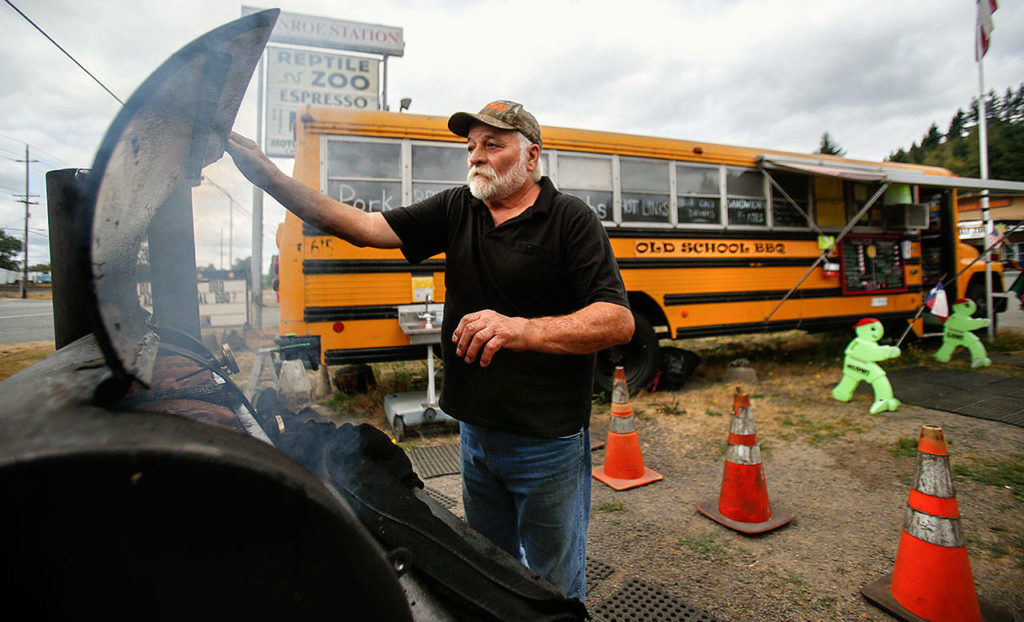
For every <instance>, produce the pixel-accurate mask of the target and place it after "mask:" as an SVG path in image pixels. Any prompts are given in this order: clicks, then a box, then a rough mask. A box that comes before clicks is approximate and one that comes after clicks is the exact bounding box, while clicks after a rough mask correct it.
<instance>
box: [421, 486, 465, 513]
mask: <svg viewBox="0 0 1024 622" xmlns="http://www.w3.org/2000/svg"><path fill="white" fill-rule="evenodd" d="M423 490H425V491H426V492H427V494H428V495H430V498H431V499H433V500H434V501H437V502H438V503H440V504H441V505H442V506H444V508H445V509H447V510H454V509H455V506H456V505H458V502H457V501H456V500H455V499H452V498H451V497H449V496H448V495H446V494H444V493H443V492H438V491H436V490H434V489H433V488H431V487H430V486H424V487H423Z"/></svg>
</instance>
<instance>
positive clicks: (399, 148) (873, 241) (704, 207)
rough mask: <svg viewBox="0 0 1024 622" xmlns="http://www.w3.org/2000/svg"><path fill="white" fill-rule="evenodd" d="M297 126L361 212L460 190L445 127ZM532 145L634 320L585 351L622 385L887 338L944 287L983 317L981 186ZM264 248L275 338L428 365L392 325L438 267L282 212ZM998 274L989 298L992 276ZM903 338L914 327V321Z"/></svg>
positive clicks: (707, 152)
mask: <svg viewBox="0 0 1024 622" xmlns="http://www.w3.org/2000/svg"><path fill="white" fill-rule="evenodd" d="M301 117H302V118H301V120H300V121H299V123H298V125H297V135H298V148H297V153H296V156H295V170H294V175H295V177H297V178H298V179H299V180H301V181H303V182H304V183H306V184H308V185H309V186H311V187H312V188H315V189H318V190H319V191H320V192H322V193H325V194H327V195H329V196H331V197H333V198H336V199H339V200H341V201H344V202H346V203H349V204H351V205H355V206H356V207H359V208H360V209H364V210H371V211H382V210H388V209H393V208H396V207H399V206H401V205H409V204H412V203H414V202H416V201H419V200H422V199H424V198H426V197H428V196H430V195H432V194H434V193H436V192H439V191H441V190H443V189H446V188H450V187H453V186H457V185H460V184H463V183H464V182H465V175H466V149H465V146H464V139H460V138H458V137H456V136H454V135H452V134H451V132H449V131H448V129H447V118H446V117H438V116H424V115H412V114H404V113H390V112H376V111H372V112H368V111H353V110H342V109H327V108H308V109H306V110H305V111H304V113H303V114H302V115H301ZM542 132H543V137H544V149H543V151H542V155H541V166H542V171H543V172H544V174H546V175H547V176H549V177H550V178H551V180H552V181H553V182H554V184H555V186H556V187H557V188H558V189H559V190H561V191H562V192H564V193H568V194H572V195H575V196H577V197H579V198H580V199H581V200H583V201H584V202H586V203H587V205H589V206H590V207H591V209H593V211H594V212H595V213H596V214H597V216H598V217H599V218H600V220H601V221H602V222H603V223H604V225H605V227H606V229H607V231H608V235H609V237H610V239H611V243H612V247H613V249H614V251H615V255H616V258H617V259H618V263H619V268H620V270H621V272H622V278H623V280H624V282H625V285H626V290H627V291H628V293H629V301H630V305H631V307H632V310H633V314H634V316H635V317H636V327H637V328H636V334H635V335H634V338H633V341H632V343H631V344H629V345H628V346H623V347H618V348H612V349H610V350H608V351H605V352H602V353H601V354H600V355H599V357H598V365H599V368H600V369H599V370H598V372H599V373H598V374H597V377H598V378H599V379H600V378H602V377H605V376H607V377H608V378H610V377H611V370H612V369H613V367H614V365H616V364H624V365H625V366H626V369H627V374H628V380H629V383H630V386H632V387H641V386H644V385H646V384H647V383H648V382H649V381H650V380H651V379H652V377H653V376H654V374H655V372H656V370H657V368H658V364H659V355H658V347H659V346H658V342H659V340H660V339H663V338H669V339H682V338H689V337H700V336H709V335H722V334H736V333H755V332H763V331H780V330H789V329H806V330H810V331H821V330H829V329H835V328H842V329H849V327H851V326H852V325H854V324H855V323H856V322H857V321H858V320H860V319H861V318H863V317H868V316H869V317H874V318H877V319H879V320H881V321H882V322H883V323H885V324H886V325H887V326H888V327H889V334H890V335H892V334H893V333H894V332H895V334H896V335H897V336H898V335H899V334H901V333H902V332H903V331H904V330H905V329H906V327H907V324H908V322H911V321H913V320H914V318H915V317H917V316H918V311H919V309H920V308H921V305H922V299H923V296H924V294H925V293H927V291H928V290H930V289H931V288H932V287H933V286H934V285H935V283H936V282H937V281H939V280H940V279H944V280H945V281H946V283H945V285H946V291H947V296H948V297H949V298H950V300H953V299H955V298H957V297H964V296H969V297H972V298H974V299H975V300H976V301H977V302H978V304H979V306H981V305H984V300H985V295H984V291H985V290H984V271H985V266H984V263H983V262H977V263H975V264H974V265H973V266H970V267H967V265H968V264H969V263H970V262H971V261H973V260H974V259H975V258H977V256H978V253H977V251H976V250H974V249H972V248H970V247H969V246H966V245H963V244H960V243H959V240H958V239H957V227H956V215H955V206H956V196H955V192H956V189H957V188H958V187H960V188H962V187H971V188H976V187H982V182H981V180H969V179H964V178H958V177H954V176H952V174H951V173H950V172H949V171H947V170H945V169H940V168H935V167H925V166H913V165H907V164H899V163H893V162H865V161H857V160H851V159H846V158H838V157H832V156H824V155H807V154H795V153H785V152H780V151H771V150H765V149H756V148H749V147H737V146H728V145H719V144H712V143H705V142H699V141H689V140H676V139H669V138H656V137H649V136H635V135H627V134H617V133H609V132H599V131H588V130H580V129H567V128H562V127H543V128H542ZM1003 183H1009V182H1003ZM1020 185H1022V186H1024V184H1020ZM277 242H278V248H279V252H280V263H279V266H280V300H281V323H280V331H281V334H282V335H294V337H288V338H287V341H288V342H295V341H296V340H300V341H304V342H308V343H310V344H312V347H313V348H315V349H317V350H318V354H319V356H320V359H321V360H322V362H323V363H324V364H327V365H341V364H350V363H367V362H377V361H389V360H414V359H422V358H424V357H425V356H426V352H425V349H424V346H423V340H422V339H419V340H418V339H417V338H416V335H414V334H409V331H408V330H403V327H402V325H400V322H399V315H400V312H401V311H402V310H403V309H409V308H410V307H408V305H412V304H421V305H424V306H423V309H424V311H427V310H428V309H437V308H439V306H440V305H439V303H442V302H443V301H444V292H445V288H444V257H443V255H439V256H436V257H433V258H431V259H429V260H427V261H425V262H423V263H422V264H419V265H410V264H408V263H407V262H406V261H405V260H404V259H403V257H402V255H401V253H400V252H399V251H397V250H380V249H371V248H358V247H355V246H353V245H351V244H348V243H346V242H344V241H342V240H340V239H338V238H334V237H331V236H328V235H325V234H324V233H323V232H321V231H319V230H317V229H316V228H314V227H311V226H309V225H306V224H303V223H302V222H301V221H300V220H298V219H297V218H296V217H295V216H293V215H292V214H288V216H287V217H286V219H285V221H284V223H282V224H281V225H280V226H279V229H278V233H277ZM965 267H967V268H966V270H963V269H964V268H965ZM961 270H963V272H962V273H961ZM994 271H995V279H994V280H995V285H994V289H995V290H996V291H1001V290H1002V280H1001V266H999V265H998V264H997V265H995V268H994ZM958 273H959V275H958ZM957 275H958V276H957ZM954 277H955V278H954ZM428 298H429V300H428ZM431 303H432V304H433V306H428V305H430V304H431ZM926 315H927V314H926ZM439 319H440V318H436V320H437V322H436V323H437V325H439V324H440V322H439ZM913 325H914V331H915V332H916V333H917V334H918V335H920V334H921V333H922V331H924V330H925V328H924V326H923V321H922V320H921V319H918V320H917V321H913ZM609 382H610V381H609Z"/></svg>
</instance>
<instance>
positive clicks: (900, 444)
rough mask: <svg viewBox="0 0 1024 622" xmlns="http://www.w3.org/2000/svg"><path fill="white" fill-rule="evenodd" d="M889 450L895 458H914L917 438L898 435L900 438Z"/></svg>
mask: <svg viewBox="0 0 1024 622" xmlns="http://www.w3.org/2000/svg"><path fill="white" fill-rule="evenodd" d="M890 451H892V455H893V456H895V457H897V458H916V457H917V439H916V438H906V437H900V439H899V440H898V441H896V446H895V447H893V448H892V449H891V450H890Z"/></svg>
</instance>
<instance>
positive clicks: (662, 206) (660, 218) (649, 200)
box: [622, 192, 668, 222]
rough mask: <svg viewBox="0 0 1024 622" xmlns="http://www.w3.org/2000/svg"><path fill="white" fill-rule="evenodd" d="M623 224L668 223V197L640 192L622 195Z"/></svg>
mask: <svg viewBox="0 0 1024 622" xmlns="http://www.w3.org/2000/svg"><path fill="white" fill-rule="evenodd" d="M622 221H623V222H668V197H667V196H664V195H658V194H644V193H640V192H623V193H622Z"/></svg>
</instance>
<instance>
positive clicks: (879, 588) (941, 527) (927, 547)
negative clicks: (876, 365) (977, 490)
mask: <svg viewBox="0 0 1024 622" xmlns="http://www.w3.org/2000/svg"><path fill="white" fill-rule="evenodd" d="M914 480H915V481H914V487H913V488H912V489H911V490H910V499H909V500H908V501H907V511H906V514H905V515H904V518H903V532H902V533H901V534H900V546H899V549H898V550H897V552H896V564H895V566H894V567H893V571H892V574H888V575H885V576H884V577H881V578H879V579H877V580H875V581H872V582H871V583H869V584H867V585H866V586H864V587H863V588H861V593H862V594H863V595H864V597H865V598H867V599H868V600H869V601H871V602H872V603H873V604H875V605H877V606H878V607H881V608H882V609H885V610H886V611H888V612H889V613H891V614H892V615H894V616H896V617H897V618H900V619H902V620H929V621H931V622H945V621H947V620H948V621H950V622H952V621H954V620H957V621H964V622H971V621H975V622H977V621H980V620H1002V619H1005V620H1010V619H1012V616H1011V615H1010V613H1009V612H1008V611H1005V610H1001V609H997V608H996V607H994V606H992V605H990V604H988V603H985V602H981V601H979V600H978V595H977V593H976V592H975V590H974V578H973V577H972V576H971V562H970V560H969V559H968V558H967V544H966V540H965V538H964V533H963V530H962V529H961V527H960V508H959V506H958V505H957V502H956V492H955V491H954V490H953V476H952V473H951V471H950V468H949V454H948V452H947V451H946V441H945V439H944V438H943V436H942V428H940V427H938V426H934V425H926V426H923V427H922V428H921V439H920V441H918V445H917V474H916V475H915V478H914Z"/></svg>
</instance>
